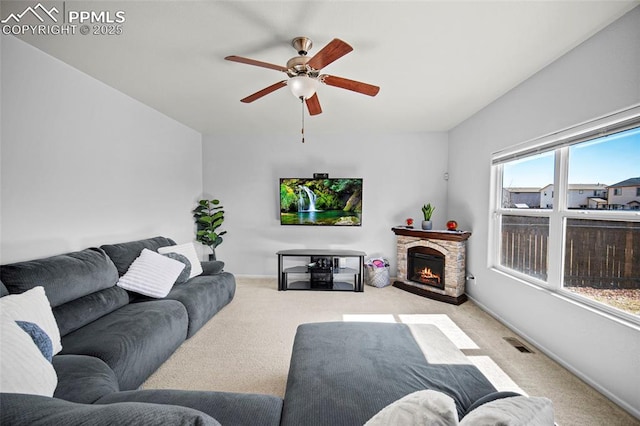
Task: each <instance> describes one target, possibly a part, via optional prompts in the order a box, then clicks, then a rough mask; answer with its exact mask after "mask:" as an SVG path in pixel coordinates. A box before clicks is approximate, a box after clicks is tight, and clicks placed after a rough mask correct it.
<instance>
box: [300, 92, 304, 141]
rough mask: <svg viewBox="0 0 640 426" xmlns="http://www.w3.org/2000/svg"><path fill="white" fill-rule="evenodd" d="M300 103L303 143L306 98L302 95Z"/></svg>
mask: <svg viewBox="0 0 640 426" xmlns="http://www.w3.org/2000/svg"><path fill="white" fill-rule="evenodd" d="M300 105H302V143H304V98H303V97H302V96H300Z"/></svg>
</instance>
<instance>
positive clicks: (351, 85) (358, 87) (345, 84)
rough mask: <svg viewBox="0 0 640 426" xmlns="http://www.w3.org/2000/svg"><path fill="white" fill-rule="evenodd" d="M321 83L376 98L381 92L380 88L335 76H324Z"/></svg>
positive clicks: (321, 77)
mask: <svg viewBox="0 0 640 426" xmlns="http://www.w3.org/2000/svg"><path fill="white" fill-rule="evenodd" d="M320 81H322V82H323V83H324V84H328V85H329V86H335V87H340V88H341V89H347V90H351V91H354V92H358V93H362V94H363V95H369V96H375V95H377V94H378V92H379V91H380V88H379V87H378V86H374V85H372V84H367V83H363V82H361V81H355V80H349V79H347V78H342V77H335V76H333V75H327V74H323V75H321V76H320Z"/></svg>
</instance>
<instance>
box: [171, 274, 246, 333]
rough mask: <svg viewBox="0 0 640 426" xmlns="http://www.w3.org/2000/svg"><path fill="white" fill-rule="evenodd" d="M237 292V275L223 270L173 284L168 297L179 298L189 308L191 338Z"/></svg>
mask: <svg viewBox="0 0 640 426" xmlns="http://www.w3.org/2000/svg"><path fill="white" fill-rule="evenodd" d="M235 293H236V279H235V277H234V276H233V275H232V274H230V273H228V272H222V273H219V274H216V275H211V276H207V275H200V276H197V277H194V278H191V279H190V280H189V281H187V282H186V283H184V284H180V285H176V286H173V288H172V289H171V291H170V292H169V294H168V295H167V296H166V299H172V300H177V301H179V302H180V303H182V304H183V305H184V306H185V308H187V312H188V313H189V330H188V333H187V338H189V337H191V336H193V335H194V334H195V333H196V332H197V331H198V330H200V328H202V326H203V325H205V324H206V323H207V321H209V320H210V319H211V318H212V317H213V316H214V315H215V314H216V313H218V311H220V309H222V308H223V307H225V306H226V305H227V304H228V303H229V302H231V300H233V297H234V296H235Z"/></svg>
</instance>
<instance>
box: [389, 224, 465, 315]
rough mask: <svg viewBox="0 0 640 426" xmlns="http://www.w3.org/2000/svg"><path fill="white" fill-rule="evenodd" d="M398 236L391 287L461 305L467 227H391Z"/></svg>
mask: <svg viewBox="0 0 640 426" xmlns="http://www.w3.org/2000/svg"><path fill="white" fill-rule="evenodd" d="M391 230H392V231H393V232H394V233H395V234H396V238H397V243H396V247H397V267H398V270H397V273H396V277H397V279H396V281H395V282H394V283H393V286H394V287H397V288H400V289H402V290H405V291H408V292H410V293H414V294H417V295H420V296H423V297H428V298H430V299H435V300H439V301H441V302H447V303H452V304H455V305H460V304H461V303H464V302H465V301H466V300H467V296H466V294H465V284H466V279H467V273H466V242H467V239H468V238H469V237H470V236H471V232H468V231H446V230H422V229H407V228H405V227H404V226H399V227H394V228H392V229H391Z"/></svg>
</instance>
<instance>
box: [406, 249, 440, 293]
mask: <svg viewBox="0 0 640 426" xmlns="http://www.w3.org/2000/svg"><path fill="white" fill-rule="evenodd" d="M444 261H445V257H444V255H443V254H442V253H440V252H438V251H437V250H434V249H431V248H428V247H411V248H410V249H409V250H408V252H407V279H408V280H409V281H413V282H416V283H420V284H425V285H429V286H432V287H437V288H439V289H444Z"/></svg>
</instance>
